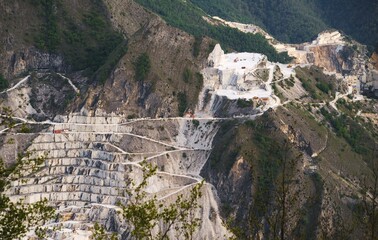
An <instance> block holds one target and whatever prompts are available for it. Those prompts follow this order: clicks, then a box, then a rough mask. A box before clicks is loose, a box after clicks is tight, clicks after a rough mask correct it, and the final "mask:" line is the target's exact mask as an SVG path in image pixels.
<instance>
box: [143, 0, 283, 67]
mask: <svg viewBox="0 0 378 240" xmlns="http://www.w3.org/2000/svg"><path fill="white" fill-rule="evenodd" d="M137 2H138V3H140V4H142V5H143V6H145V7H147V8H149V9H151V10H152V11H154V12H156V13H158V14H159V15H161V16H162V17H163V18H164V20H166V21H167V22H168V23H169V24H171V25H172V26H174V27H177V28H180V29H182V30H184V31H186V32H188V33H190V34H193V35H195V36H202V35H207V36H209V37H211V38H213V39H215V40H217V41H219V42H220V43H221V44H222V47H223V48H227V49H231V50H236V51H239V52H243V51H246V52H257V53H263V54H265V55H267V57H268V59H269V60H270V61H274V62H283V63H286V62H289V61H290V60H291V58H290V57H289V56H288V55H287V53H277V52H276V50H275V49H274V48H273V47H272V46H271V45H270V44H269V43H268V42H267V40H266V39H265V38H264V37H263V36H261V35H260V34H246V33H242V32H240V31H239V30H237V29H233V28H229V27H224V26H214V25H211V24H209V23H208V22H207V21H206V20H204V18H203V16H205V15H206V13H204V12H203V11H202V10H201V9H199V8H198V7H196V6H195V5H193V4H192V3H191V2H189V1H185V2H184V1H178V0H162V1H158V2H157V1H154V0H137Z"/></svg>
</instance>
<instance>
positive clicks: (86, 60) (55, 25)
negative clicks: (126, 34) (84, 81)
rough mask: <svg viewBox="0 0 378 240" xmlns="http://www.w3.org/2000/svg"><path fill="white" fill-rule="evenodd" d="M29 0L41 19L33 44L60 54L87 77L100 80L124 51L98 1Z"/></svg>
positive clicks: (102, 80)
mask: <svg viewBox="0 0 378 240" xmlns="http://www.w3.org/2000/svg"><path fill="white" fill-rule="evenodd" d="M29 1H31V2H32V3H33V4H34V6H35V7H36V8H37V10H38V12H40V15H41V17H42V22H43V23H42V25H41V26H39V29H38V31H37V32H36V33H35V34H34V42H35V45H36V47H37V48H39V49H42V50H45V51H49V52H52V53H60V54H63V56H64V57H65V59H66V61H67V63H68V64H69V65H70V66H71V68H72V70H74V71H77V70H85V71H86V74H87V75H88V76H90V77H95V79H96V80H98V81H100V82H104V80H105V79H104V78H106V77H107V76H108V74H109V73H110V71H111V69H112V67H114V65H115V64H116V63H117V62H118V60H119V58H120V57H122V56H123V54H124V53H125V51H126V43H125V40H124V39H123V37H122V35H121V34H119V33H117V32H116V31H115V30H113V28H112V26H111V23H110V21H109V20H108V18H107V16H106V8H105V6H104V5H103V3H102V1H80V2H76V3H75V4H73V3H72V2H71V1H57V0H29ZM114 51H117V53H118V54H115V53H114ZM119 53H121V54H119ZM114 59H115V60H114ZM109 65H111V66H109Z"/></svg>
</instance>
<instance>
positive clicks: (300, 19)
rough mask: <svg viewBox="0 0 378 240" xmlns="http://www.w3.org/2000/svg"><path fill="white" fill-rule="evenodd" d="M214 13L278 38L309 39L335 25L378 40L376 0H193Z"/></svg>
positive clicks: (357, 36) (360, 38)
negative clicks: (260, 29) (253, 25)
mask: <svg viewBox="0 0 378 240" xmlns="http://www.w3.org/2000/svg"><path fill="white" fill-rule="evenodd" d="M192 2H193V3H195V4H197V5H198V6H199V7H201V8H202V9H203V10H205V11H206V12H208V13H209V14H211V15H217V16H220V17H222V18H225V19H228V20H233V21H241V22H245V23H255V24H257V25H259V26H261V27H263V28H264V29H266V30H267V31H268V32H269V33H271V34H273V36H275V37H276V38H277V39H278V40H281V41H286V42H293V43H297V42H303V41H309V40H311V39H312V38H313V37H315V36H316V34H318V33H319V32H320V31H322V30H325V29H326V28H336V29H340V30H342V31H344V32H345V33H346V34H348V35H351V36H352V37H353V38H355V39H357V40H358V41H360V42H362V43H364V44H368V45H371V46H374V45H375V44H376V43H377V42H378V41H377V38H378V18H377V14H378V2H377V1H375V0H364V1H357V0H331V1H328V0H286V1H280V0H268V1H266V0H232V1H231V0H206V1H205V0H192Z"/></svg>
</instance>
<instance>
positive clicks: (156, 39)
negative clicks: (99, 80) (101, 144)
mask: <svg viewBox="0 0 378 240" xmlns="http://www.w3.org/2000/svg"><path fill="white" fill-rule="evenodd" d="M107 4H108V8H109V12H110V15H111V16H113V20H112V21H113V24H114V26H115V27H117V28H118V29H120V30H121V31H122V32H124V33H125V35H126V36H130V38H129V43H128V52H127V53H126V55H125V56H124V57H123V58H122V59H121V60H120V62H119V63H118V65H117V67H116V68H115V69H114V71H113V72H112V74H111V76H110V77H109V79H108V81H107V82H106V83H105V85H104V86H103V87H102V86H101V87H100V86H99V87H95V88H91V89H90V90H89V93H88V95H87V97H86V99H85V101H84V105H81V104H80V105H79V106H80V107H81V106H85V108H87V109H89V110H96V109H101V110H103V111H105V112H108V113H111V112H114V113H119V114H121V113H122V114H126V115H130V116H131V115H139V116H150V117H167V116H177V115H178V114H179V113H178V97H177V96H178V94H179V93H180V92H181V93H182V94H183V95H185V103H186V104H187V105H186V106H184V108H188V107H190V108H194V106H195V105H196V102H197V99H198V93H199V91H200V89H201V87H202V77H201V75H200V74H199V72H200V69H202V67H203V65H204V62H205V58H206V57H207V56H206V55H207V51H206V49H207V47H208V44H209V40H208V39H206V38H204V39H202V40H201V43H200V48H201V50H202V51H200V52H201V54H200V55H199V56H194V54H193V44H194V42H195V39H194V37H193V36H191V35H189V34H187V33H185V32H183V31H180V30H178V29H175V28H172V27H170V26H168V25H167V24H166V23H165V22H163V21H162V20H161V19H160V18H159V17H157V16H156V15H153V14H151V13H149V12H146V11H145V10H144V9H143V8H141V7H140V6H139V5H136V4H135V3H133V1H115V2H113V1H111V2H110V1H109V2H107ZM136 13H140V14H136ZM140 18H142V19H140ZM130 19H131V20H130ZM126 20H130V21H131V22H128V21H126ZM136 22H138V23H139V25H135V24H136ZM134 23H135V24H134ZM143 53H146V54H147V55H148V56H149V59H150V62H151V69H150V71H149V74H148V75H147V77H146V78H145V79H144V80H142V81H137V80H136V76H135V68H136V66H135V62H136V60H137V58H138V57H139V56H141V55H142V54H143ZM185 72H186V73H185ZM184 74H187V76H184Z"/></svg>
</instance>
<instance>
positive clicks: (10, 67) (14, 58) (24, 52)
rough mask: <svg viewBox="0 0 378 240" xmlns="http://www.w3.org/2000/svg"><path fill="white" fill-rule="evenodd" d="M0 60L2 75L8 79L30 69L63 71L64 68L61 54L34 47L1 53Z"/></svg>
mask: <svg viewBox="0 0 378 240" xmlns="http://www.w3.org/2000/svg"><path fill="white" fill-rule="evenodd" d="M0 61H1V62H0V66H3V74H4V77H6V78H8V79H13V78H15V77H17V76H20V75H23V74H26V73H28V72H30V71H43V70H51V71H55V72H63V71H64V70H65V69H66V66H65V64H64V60H63V57H62V56H60V55H57V54H50V53H46V52H43V51H40V50H37V49H36V48H34V47H31V48H25V49H20V50H15V51H7V52H6V53H5V54H3V55H2V59H1V60H0Z"/></svg>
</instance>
